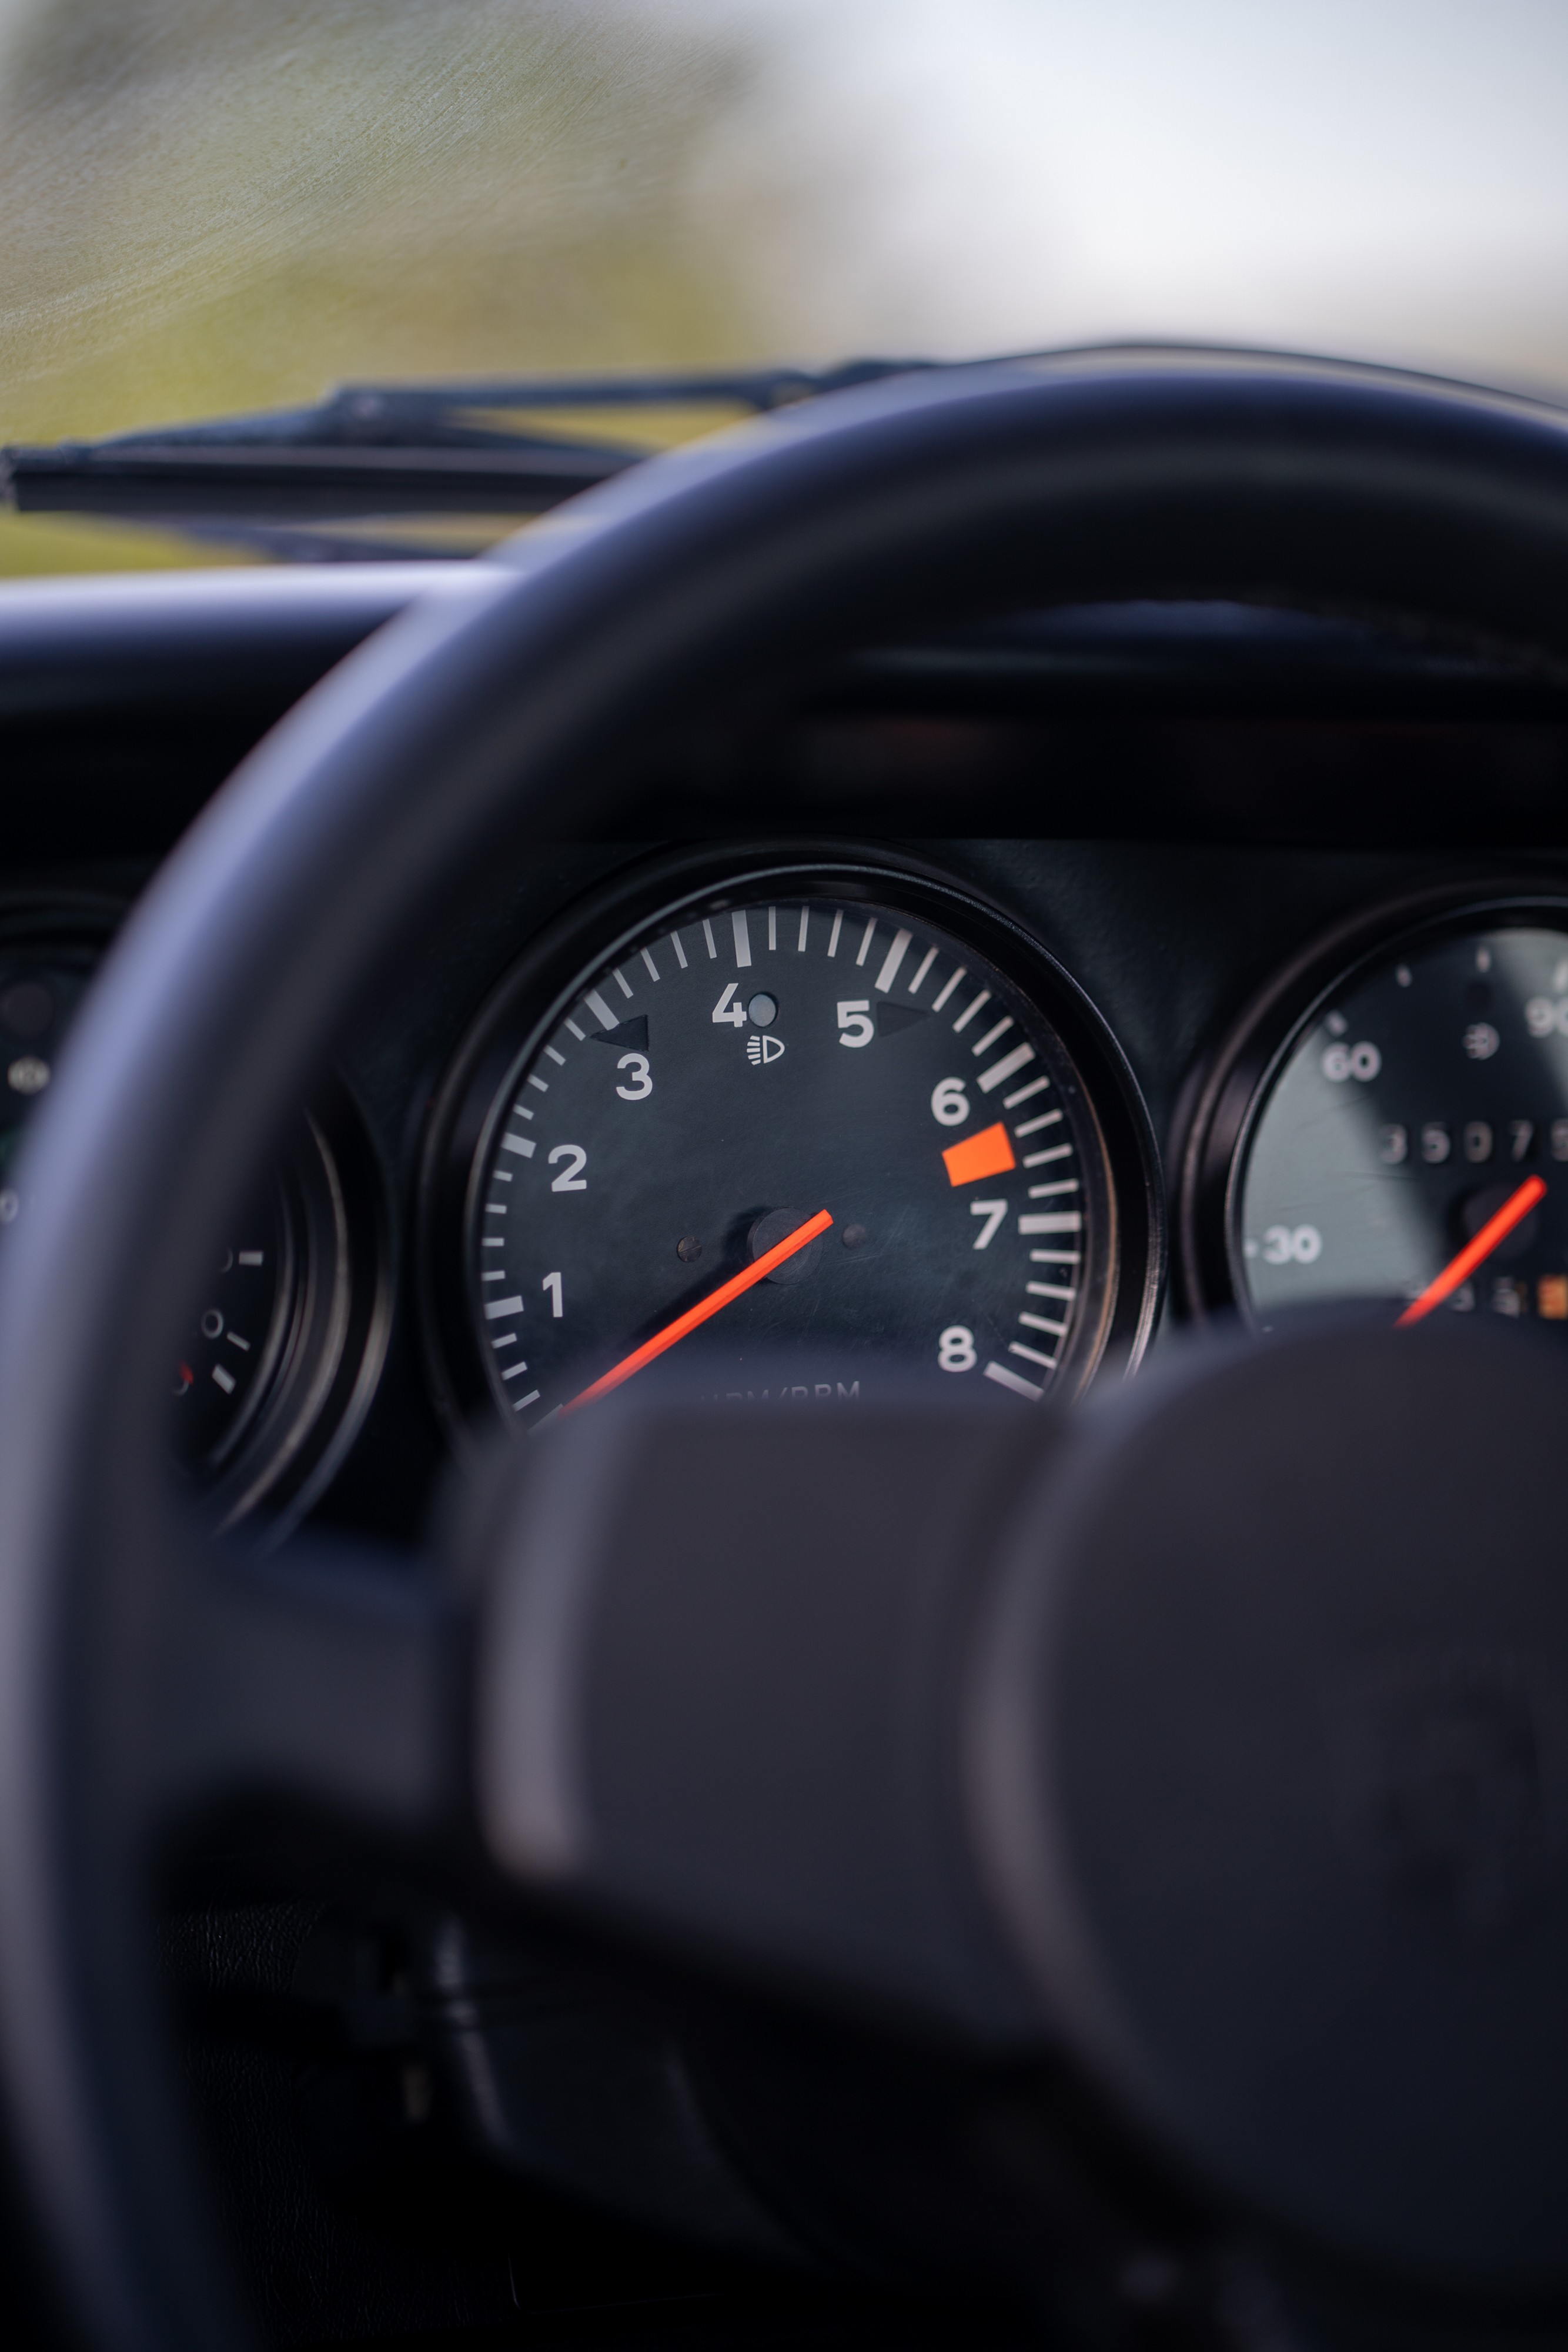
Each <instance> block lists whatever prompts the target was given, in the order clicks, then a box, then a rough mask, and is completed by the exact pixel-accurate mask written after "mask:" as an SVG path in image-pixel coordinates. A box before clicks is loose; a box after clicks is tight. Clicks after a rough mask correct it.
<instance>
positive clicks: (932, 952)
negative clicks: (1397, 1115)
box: [909, 948, 936, 996]
mask: <svg viewBox="0 0 1568 2352" xmlns="http://www.w3.org/2000/svg"><path fill="white" fill-rule="evenodd" d="M935 962H936V949H935V948H927V949H926V950H925V955H924V956H923V957H922V959H921V963H920V969H919V971H917V972H916V973H915V977H914V979H913V980H912V981H911V982H910V983H909V993H910V994H911V996H918V995H919V993H920V990H921V986H922V983H923V982H924V981H925V975H926V973H927V972H928V971H930V969H931V967H932V965H933V964H934V963H935Z"/></svg>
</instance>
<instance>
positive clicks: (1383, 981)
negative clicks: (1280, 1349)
mask: <svg viewBox="0 0 1568 2352" xmlns="http://www.w3.org/2000/svg"><path fill="white" fill-rule="evenodd" d="M1231 1254H1232V1266H1233V1273H1234V1276H1235V1279H1236V1283H1237V1288H1238V1291H1239V1296H1240V1297H1242V1298H1243V1299H1244V1300H1245V1301H1246V1302H1247V1304H1248V1306H1249V1308H1250V1310H1251V1313H1252V1316H1253V1318H1254V1319H1256V1320H1257V1321H1258V1322H1259V1323H1260V1324H1261V1325H1262V1327H1263V1328H1270V1325H1271V1322H1272V1320H1273V1319H1274V1318H1276V1317H1277V1316H1278V1315H1279V1314H1280V1313H1281V1311H1283V1310H1285V1309H1288V1308H1290V1307H1296V1306H1308V1305H1314V1304H1322V1303H1325V1302H1328V1301H1333V1300H1344V1301H1349V1300H1365V1301H1370V1300H1386V1301H1387V1302H1389V1304H1390V1307H1392V1308H1395V1309H1396V1311H1405V1310H1406V1309H1414V1308H1419V1311H1420V1312H1421V1313H1422V1314H1425V1313H1427V1312H1438V1311H1440V1312H1442V1313H1445V1314H1450V1315H1459V1316H1475V1315H1482V1316H1503V1317H1507V1318H1513V1319H1526V1318H1528V1319H1533V1320H1536V1321H1539V1322H1542V1323H1543V1324H1545V1325H1547V1326H1548V1327H1553V1326H1555V1327H1559V1328H1563V1329H1564V1330H1565V1331H1568V929H1558V928H1555V927H1554V926H1552V925H1550V924H1549V923H1547V922H1546V921H1544V920H1542V919H1523V920H1520V921H1513V922H1511V921H1509V920H1508V919H1506V917H1504V918H1502V919H1494V920H1493V921H1491V922H1490V923H1488V924H1486V925H1485V926H1484V927H1483V926H1480V925H1476V926H1474V927H1463V928H1459V929H1444V930H1442V931H1439V932H1437V933H1436V934H1432V933H1427V934H1426V935H1416V937H1415V938H1413V939H1412V938H1407V939H1406V940H1405V941H1404V942H1403V943H1401V944H1398V945H1396V946H1395V947H1393V948H1391V949H1389V950H1386V951H1385V953H1383V954H1382V955H1380V956H1379V957H1377V958H1376V959H1375V960H1373V961H1370V962H1368V963H1365V964H1363V965H1362V966H1361V967H1359V968H1358V970H1357V971H1355V972H1354V974H1353V975H1351V976H1350V977H1349V978H1348V979H1347V980H1346V981H1345V982H1342V984H1341V985H1340V987H1339V988H1338V989H1337V990H1336V991H1334V992H1333V993H1332V994H1330V995H1329V996H1328V997H1327V998H1326V999H1322V1000H1320V1002H1319V1004H1318V1006H1317V1007H1316V1008H1315V1010H1314V1012H1313V1013H1312V1014H1311V1015H1310V1016H1309V1019H1308V1022H1307V1024H1306V1025H1305V1026H1304V1027H1303V1028H1302V1029H1301V1031H1299V1032H1298V1034H1296V1036H1295V1038H1294V1039H1293V1040H1292V1041H1291V1044H1290V1045H1289V1046H1288V1047H1287V1049H1286V1050H1285V1052H1284V1054H1283V1055H1282V1056H1281V1060H1280V1062H1279V1064H1278V1066H1277V1067H1276V1070H1275V1073H1274V1075H1273V1076H1272V1077H1271V1079H1270V1080H1269V1081H1268V1082H1267V1083H1266V1085H1265V1087H1264V1088H1263V1090H1262V1094H1261V1097H1260V1104H1259V1107H1258V1108H1257V1111H1256V1113H1255V1115H1254V1118H1253V1119H1252V1123H1251V1128H1250V1132H1249V1137H1248V1138H1247V1139H1246V1140H1245V1142H1244V1145H1243V1149H1242V1152H1241V1155H1240V1158H1239V1171H1238V1179H1237V1181H1236V1182H1235V1184H1234V1186H1233V1204H1232V1223H1231ZM1461 1260H1465V1261H1467V1263H1465V1264H1463V1265H1461V1263H1460V1261H1461ZM1456 1276H1458V1277H1459V1278H1455V1277H1456ZM1445 1285H1447V1287H1445ZM1439 1294H1440V1295H1439Z"/></svg>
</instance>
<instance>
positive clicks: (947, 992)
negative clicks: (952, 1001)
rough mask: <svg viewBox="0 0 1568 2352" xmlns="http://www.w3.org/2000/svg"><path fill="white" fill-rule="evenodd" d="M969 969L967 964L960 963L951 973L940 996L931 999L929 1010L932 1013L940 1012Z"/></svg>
mask: <svg viewBox="0 0 1568 2352" xmlns="http://www.w3.org/2000/svg"><path fill="white" fill-rule="evenodd" d="M968 969H969V967H968V965H967V963H961V964H960V965H959V966H958V969H957V970H956V971H955V972H953V973H952V974H951V975H950V976H949V978H948V979H947V980H946V981H945V982H944V983H943V987H942V993H941V995H940V996H937V997H935V998H933V1000H932V1004H931V1010H932V1012H933V1013H940V1012H941V1010H942V1007H943V1006H944V1005H945V1004H946V1002H947V999H948V998H949V997H950V996H951V995H952V993H953V991H954V990H955V989H956V987H957V985H958V982H960V981H961V980H962V979H963V977H964V975H965V973H966V972H967V971H968Z"/></svg>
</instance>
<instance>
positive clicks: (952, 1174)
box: [942, 1118, 1018, 1184]
mask: <svg viewBox="0 0 1568 2352" xmlns="http://www.w3.org/2000/svg"><path fill="white" fill-rule="evenodd" d="M942 1158H943V1160H944V1161H945V1162H946V1169H947V1181H948V1183H949V1184H977V1183H978V1182H979V1181H980V1179H981V1177H982V1176H1005V1175H1006V1174H1007V1172H1008V1171H1009V1168H1016V1167H1017V1166H1018V1160H1017V1158H1016V1156H1015V1154H1014V1151H1013V1147H1012V1142H1011V1139H1010V1138H1009V1134H1008V1131H1007V1129H1006V1128H1005V1127H1004V1126H1003V1125H1002V1122H1001V1120H1000V1119H999V1118H998V1121H997V1123H996V1125H995V1127H983V1128H982V1129H980V1132H979V1133H978V1135H967V1136H966V1137H965V1138H964V1140H963V1142H962V1143H950V1144H949V1145H948V1146H947V1149H946V1151H945V1152H944V1153H943V1154H942Z"/></svg>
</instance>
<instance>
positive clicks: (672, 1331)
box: [561, 1209, 833, 1414]
mask: <svg viewBox="0 0 1568 2352" xmlns="http://www.w3.org/2000/svg"><path fill="white" fill-rule="evenodd" d="M832 1222H833V1220H832V1215H831V1211H829V1210H827V1209H819V1210H818V1212H817V1213H816V1215H815V1216H814V1217H808V1218H807V1220H806V1222H805V1223H804V1224H803V1225H797V1226H796V1228H795V1230H794V1232H793V1233H792V1234H785V1236H784V1238H783V1240H782V1241H781V1242H775V1243H774V1244H773V1246H772V1248H771V1249H770V1250H764V1251H763V1253H762V1255H761V1256H760V1257H759V1258H758V1259H756V1260H755V1262H754V1263H753V1264H752V1265H748V1266H747V1269H746V1272H745V1273H744V1274H737V1275H732V1276H730V1279H729V1280H728V1281H727V1282H721V1283H720V1284H719V1286H718V1288H717V1289H716V1290H710V1291H709V1292H708V1295H707V1297H706V1298H699V1299H698V1301H697V1303H696V1305H695V1307H687V1309H686V1311H685V1314H684V1315H677V1316H676V1318H675V1319H674V1322H673V1323H666V1324H665V1326H664V1329H663V1330H662V1331H655V1332H654V1334H653V1338H652V1339H644V1340H643V1344H642V1346H641V1347H640V1348H633V1349H632V1353H631V1354H630V1355H629V1356H622V1359H621V1361H620V1362H619V1363H618V1364H612V1366H611V1367H610V1370H608V1371H607V1372H605V1373H604V1374H603V1375H602V1376H601V1378H600V1379H599V1380H596V1381H594V1383H593V1385H592V1387H591V1388H586V1389H584V1390H583V1391H582V1394H581V1395H580V1396H574V1397H573V1398H572V1400H571V1402H570V1404H567V1405H563V1406H562V1407H561V1412H562V1413H563V1414H565V1413H569V1412H576V1411H577V1408H578V1406H579V1405H580V1404H591V1403H592V1402H593V1401H594V1399H595V1398H596V1397H601V1396H608V1395H609V1393H610V1391H611V1390H612V1389H618V1388H619V1387H620V1386H621V1383H622V1381H629V1380H630V1379H631V1378H632V1373H633V1372H640V1371H641V1370H642V1369H643V1365H644V1364H651V1363H652V1362H653V1359H654V1357H655V1356H662V1355H664V1352H665V1350H666V1349H670V1348H673V1347H674V1345H675V1342H676V1341H677V1340H678V1339H685V1336H686V1334H687V1332H688V1331H695V1330H698V1329H699V1328H701V1326H702V1325H703V1324H705V1323H706V1322H709V1321H711V1319H712V1318H713V1317H714V1316H716V1314H718V1313H719V1312H720V1310H721V1309H722V1308H724V1307H727V1306H728V1305H729V1302H730V1300H731V1299H732V1298H739V1297H741V1296H742V1294H743V1293H744V1292H746V1291H747V1290H750V1289H751V1288H752V1287H753V1286H754V1285H755V1284H757V1283H758V1282H765V1281H766V1280H767V1278H768V1276H769V1275H770V1274H771V1273H772V1271H773V1269H774V1267H775V1266H776V1265H783V1263H784V1261H785V1259H786V1258H787V1257H793V1256H794V1255H795V1253H796V1251H797V1250H803V1249H804V1248H805V1246H806V1244H807V1243H808V1242H814V1241H815V1240H816V1238H817V1235H818V1234H825V1233H826V1232H827V1230H828V1227H829V1226H830V1225H831V1223H832Z"/></svg>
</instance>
